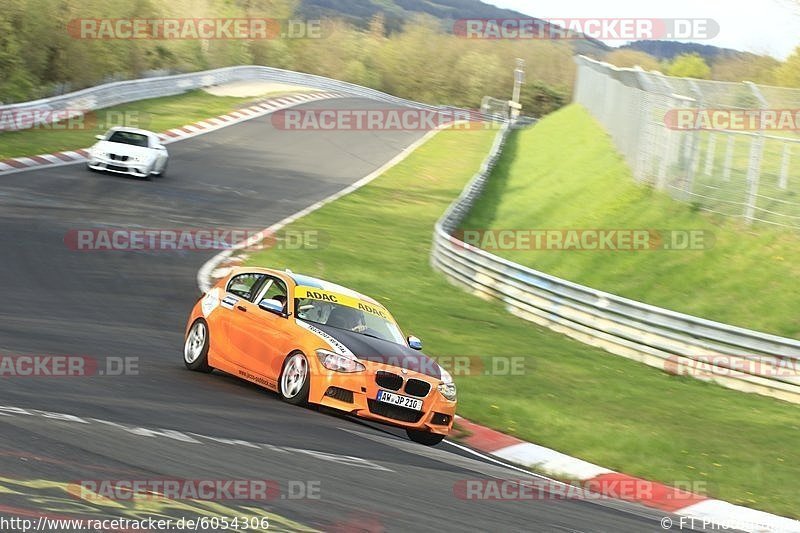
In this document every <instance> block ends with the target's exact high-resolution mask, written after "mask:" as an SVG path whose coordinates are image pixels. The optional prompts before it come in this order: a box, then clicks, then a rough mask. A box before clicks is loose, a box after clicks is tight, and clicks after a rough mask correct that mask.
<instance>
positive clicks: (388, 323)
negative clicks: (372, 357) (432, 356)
mask: <svg viewBox="0 0 800 533" xmlns="http://www.w3.org/2000/svg"><path fill="white" fill-rule="evenodd" d="M362 307H366V308H369V309H357V308H355V307H351V306H349V305H342V304H340V303H334V302H331V301H324V300H317V299H314V298H298V299H297V300H296V305H295V309H297V318H299V319H301V320H305V321H307V322H314V323H316V324H323V325H326V326H331V327H334V328H338V329H345V330H348V331H353V332H355V333H360V334H361V335H366V336H368V337H376V338H378V339H383V340H385V341H389V342H394V343H395V344H405V341H404V340H403V334H402V333H401V332H400V328H398V327H397V324H395V323H394V322H393V321H392V320H390V319H386V318H383V317H381V316H379V313H380V312H381V311H382V309H380V308H376V307H371V306H369V305H368V304H362ZM370 309H373V311H371V310H370Z"/></svg>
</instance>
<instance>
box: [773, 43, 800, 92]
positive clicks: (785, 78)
mask: <svg viewBox="0 0 800 533" xmlns="http://www.w3.org/2000/svg"><path fill="white" fill-rule="evenodd" d="M775 78H776V79H775V81H776V82H777V83H778V84H779V85H783V86H785V87H800V46H798V47H797V48H795V50H794V52H793V53H792V55H790V56H789V57H788V58H787V59H786V61H785V62H784V63H783V64H782V65H781V66H780V67H778V70H777V72H776V74H775Z"/></svg>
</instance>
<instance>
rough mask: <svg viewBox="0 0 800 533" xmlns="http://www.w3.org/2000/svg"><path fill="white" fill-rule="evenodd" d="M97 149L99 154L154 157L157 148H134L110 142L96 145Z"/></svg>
mask: <svg viewBox="0 0 800 533" xmlns="http://www.w3.org/2000/svg"><path fill="white" fill-rule="evenodd" d="M94 146H95V149H96V150H97V151H99V152H104V153H110V154H118V155H127V156H131V157H142V158H147V157H152V156H153V155H155V153H156V149H155V148H146V147H144V146H134V145H132V144H123V143H112V142H108V141H99V142H98V143H97V144H95V145H94Z"/></svg>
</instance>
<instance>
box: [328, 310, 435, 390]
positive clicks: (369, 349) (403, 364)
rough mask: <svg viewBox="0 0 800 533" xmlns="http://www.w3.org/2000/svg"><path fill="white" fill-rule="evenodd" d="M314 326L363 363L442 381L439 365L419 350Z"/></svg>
mask: <svg viewBox="0 0 800 533" xmlns="http://www.w3.org/2000/svg"><path fill="white" fill-rule="evenodd" d="M312 324H313V325H314V326H315V327H317V328H319V329H321V330H322V331H324V332H325V333H327V334H328V335H330V336H332V337H335V338H336V339H337V340H338V341H339V342H341V343H342V344H344V345H345V346H346V347H347V349H348V350H350V351H351V352H353V354H354V355H355V356H356V357H358V358H359V359H361V360H362V361H372V362H374V363H382V364H385V365H392V366H397V367H400V368H405V369H408V370H412V371H414V372H419V373H420V374H425V375H426V376H430V377H432V378H436V379H441V377H442V369H441V367H440V366H439V364H438V363H436V361H434V360H433V359H431V358H430V357H428V356H427V355H425V354H424V353H422V352H420V351H418V350H413V349H411V348H409V347H408V346H404V345H400V344H395V343H393V342H389V341H385V340H383V339H376V338H375V337H368V336H366V335H362V334H360V333H355V332H353V331H348V330H346V329H339V328H334V327H331V326H326V325H324V324H317V323H312Z"/></svg>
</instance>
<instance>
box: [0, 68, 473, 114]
mask: <svg viewBox="0 0 800 533" xmlns="http://www.w3.org/2000/svg"><path fill="white" fill-rule="evenodd" d="M242 80H266V81H273V82H280V83H286V84H292V85H299V86H304V87H309V88H312V89H319V90H324V91H336V92H339V93H343V94H345V95H352V96H359V97H364V98H370V99H373V100H378V101H381V102H385V103H387V104H392V105H404V106H410V107H416V108H422V109H429V110H436V111H441V112H448V111H454V110H455V111H460V112H463V117H466V118H476V119H480V118H482V115H480V114H478V113H475V112H473V111H469V110H456V109H455V108H452V107H443V106H433V105H428V104H423V103H420V102H414V101H411V100H406V99H404V98H399V97H397V96H392V95H390V94H386V93H383V92H381V91H377V90H375V89H370V88H369V87H362V86H361V85H355V84H353V83H348V82H344V81H340V80H334V79H331V78H325V77H323V76H316V75H313V74H305V73H302V72H293V71H290V70H283V69H278V68H272V67H264V66H255V65H247V66H237V67H225V68H219V69H216V70H207V71H203V72H194V73H190V74H178V75H175V76H163V77H158V78H143V79H138V80H130V81H118V82H113V83H106V84H104V85H98V86H96V87H90V88H88V89H83V90H80V91H76V92H72V93H68V94H63V95H60V96H54V97H52V98H43V99H41V100H33V101H30V102H21V103H17V104H9V105H4V106H0V117H4V116H5V117H14V118H11V119H7V120H4V121H3V125H4V128H0V129H7V130H10V129H25V128H28V127H31V125H32V124H33V122H32V121H31V120H19V117H21V116H23V115H24V116H27V117H42V121H43V122H45V123H46V122H49V121H51V120H53V119H56V120H61V119H63V118H64V116H74V115H76V114H80V113H82V112H88V111H93V110H96V109H102V108H105V107H110V106H114V105H119V104H124V103H128V102H134V101H137V100H144V99H147V98H156V97H161V96H171V95H175V94H181V93H184V92H186V91H189V90H192V89H198V88H202V87H210V86H212V85H218V84H222V83H228V82H233V81H242ZM448 116H449V115H448ZM458 116H461V114H459V115H458ZM13 124H22V125H23V126H22V127H17V128H13V127H10V126H11V125H13Z"/></svg>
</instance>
